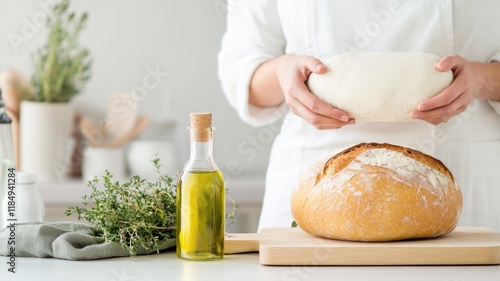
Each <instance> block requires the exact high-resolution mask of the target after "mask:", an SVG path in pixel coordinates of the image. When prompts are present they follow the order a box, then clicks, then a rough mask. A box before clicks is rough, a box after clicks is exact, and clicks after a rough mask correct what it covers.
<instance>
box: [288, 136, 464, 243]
mask: <svg viewBox="0 0 500 281" xmlns="http://www.w3.org/2000/svg"><path fill="white" fill-rule="evenodd" d="M462 204H463V202H462V193H461V191H460V189H459V187H458V185H457V184H456V182H455V180H454V178H453V175H452V174H451V172H450V171H449V170H448V169H447V168H446V166H445V165H444V164H443V163H441V162H440V161H439V160H437V159H435V158H433V157H431V156H429V155H426V154H423V153H421V152H419V151H417V150H413V149H410V148H406V147H401V146H396V145H391V144H377V143H363V144H359V145H356V146H353V147H351V148H349V149H347V150H344V151H343V152H341V153H338V154H336V155H334V156H331V157H327V158H326V159H325V160H323V161H319V162H317V163H315V164H313V165H312V166H310V167H309V168H308V169H307V170H306V171H305V172H304V173H303V175H302V176H301V178H300V182H299V185H298V186H297V188H296V189H295V190H294V192H293V194H292V200H291V208H292V213H293V216H294V218H295V221H296V222H297V224H298V225H299V226H300V227H301V228H302V229H303V230H305V231H306V232H308V233H311V234H314V235H318V236H322V237H326V238H333V239H341V240H352V241H395V240H404V239H413V238H430V237H436V236H440V235H443V234H446V233H448V232H451V231H452V230H453V229H454V228H455V226H456V225H457V223H458V220H459V217H460V214H461V212H462Z"/></svg>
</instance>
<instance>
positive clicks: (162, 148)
mask: <svg viewBox="0 0 500 281" xmlns="http://www.w3.org/2000/svg"><path fill="white" fill-rule="evenodd" d="M156 156H157V157H158V158H159V159H160V165H161V166H160V172H161V173H162V174H163V175H166V176H171V177H174V176H175V174H176V173H177V171H178V168H177V157H176V155H175V147H174V145H173V144H172V143H171V142H168V141H154V140H135V141H132V142H130V145H129V148H128V153H127V164H128V168H129V170H130V173H131V174H132V175H138V176H140V177H141V178H145V179H149V180H155V179H157V178H158V176H157V174H156V169H155V167H154V164H153V162H151V160H153V159H154V158H155V157H156Z"/></svg>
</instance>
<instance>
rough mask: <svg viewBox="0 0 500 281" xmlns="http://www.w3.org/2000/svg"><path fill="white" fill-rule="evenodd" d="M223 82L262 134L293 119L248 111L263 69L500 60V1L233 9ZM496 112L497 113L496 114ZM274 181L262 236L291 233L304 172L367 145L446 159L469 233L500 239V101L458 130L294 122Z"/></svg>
mask: <svg viewBox="0 0 500 281" xmlns="http://www.w3.org/2000/svg"><path fill="white" fill-rule="evenodd" d="M229 8H230V9H229V12H228V18H227V19H228V30H227V32H226V34H225V35H224V38H223V42H222V48H221V52H220V54H219V58H218V59H219V76H220V77H221V82H222V87H223V89H224V93H225V95H226V96H227V98H228V100H229V102H230V103H231V105H232V106H233V107H234V108H235V109H236V110H237V112H238V113H239V115H240V116H241V118H242V119H243V120H244V121H245V122H247V123H249V124H252V125H254V126H262V125H266V124H269V123H271V122H272V121H273V120H275V119H277V116H280V115H279V114H277V113H278V112H283V111H286V110H287V105H286V104H284V103H283V104H282V105H281V106H278V107H275V108H256V107H253V106H252V105H249V104H248V85H249V83H250V80H251V78H252V75H253V73H254V71H255V69H256V68H257V67H258V66H259V65H260V64H261V63H262V62H264V61H265V60H268V59H272V58H274V57H277V56H279V55H282V54H283V53H292V54H302V55H312V56H316V57H318V58H320V59H323V58H326V57H329V56H333V55H336V54H340V53H344V52H370V51H402V52H429V53H434V54H436V55H438V56H445V55H450V54H454V53H455V54H459V55H461V56H463V57H465V58H466V59H468V60H473V61H480V62H488V61H490V59H495V60H497V61H500V36H499V33H500V21H499V20H498V16H497V15H498V12H499V11H500V1H498V0H483V1H481V2H480V3H476V2H474V1H470V0H453V1H452V0H433V1H413V0H372V1H363V0H350V1H348V0H314V1H310V0H252V1H238V3H234V4H233V5H230V6H229ZM495 110H496V112H495ZM283 118H284V119H283V124H282V129H281V133H280V134H279V135H278V136H277V137H276V140H275V143H274V145H273V149H272V152H271V156H270V163H269V167H268V172H267V176H266V192H265V197H264V204H263V209H262V213H261V219H260V225H259V228H263V227H273V226H289V225H290V224H291V222H292V221H293V217H292V215H291V211H290V195H291V193H292V191H293V189H294V188H295V186H296V185H297V182H298V178H299V176H300V174H301V173H302V171H303V170H304V169H306V168H307V167H308V166H309V165H311V164H312V163H313V162H315V161H317V160H318V159H320V158H323V157H324V156H325V155H326V154H328V153H330V152H337V151H339V150H341V149H343V148H346V147H348V146H352V145H355V144H358V143H360V142H389V143H394V144H400V145H405V146H409V147H413V148H416V149H418V150H421V151H423V152H426V153H429V154H432V155H434V156H436V157H437V158H439V159H440V160H442V161H443V162H444V163H445V164H446V165H447V166H448V167H449V168H450V170H451V171H452V172H453V174H454V175H455V177H456V178H457V180H458V182H459V184H460V186H461V189H462V193H463V196H464V210H463V213H462V217H461V220H460V222H459V224H460V225H478V226H487V227H490V228H493V229H495V230H497V231H500V102H494V101H485V100H476V101H474V102H473V104H472V105H471V106H470V107H469V109H468V110H467V111H466V112H464V113H462V114H460V115H458V116H456V117H454V118H452V119H451V120H450V121H449V122H448V123H445V124H441V125H439V126H432V125H430V124H428V123H425V122H423V121H412V122H405V123H362V122H358V123H357V124H356V125H351V126H345V127H344V128H341V129H339V130H328V131H319V130H317V129H315V128H314V127H313V126H311V125H309V124H308V123H307V122H305V121H304V120H303V119H302V118H300V117H298V116H295V115H293V114H291V113H288V114H286V115H285V117H283Z"/></svg>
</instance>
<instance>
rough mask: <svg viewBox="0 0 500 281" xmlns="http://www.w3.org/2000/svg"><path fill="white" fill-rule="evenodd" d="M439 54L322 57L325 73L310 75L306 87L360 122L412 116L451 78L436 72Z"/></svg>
mask: <svg viewBox="0 0 500 281" xmlns="http://www.w3.org/2000/svg"><path fill="white" fill-rule="evenodd" d="M439 60H440V58H439V57H438V56H436V55H434V54H428V53H403V52H374V53H345V54H341V55H337V56H334V57H331V58H329V59H327V60H325V61H324V64H325V65H326V67H327V71H326V73H323V74H315V73H312V74H311V75H310V76H309V79H308V82H307V84H308V87H309V90H310V91H311V92H312V93H313V94H315V95H316V96H317V97H318V98H320V99H321V100H323V101H325V102H327V103H329V104H331V105H332V106H334V107H336V108H338V109H341V110H343V111H345V112H347V113H348V114H349V115H350V116H351V117H353V118H355V119H356V120H359V121H406V120H413V119H412V118H411V112H412V111H413V110H415V109H417V107H418V104H419V103H420V102H421V101H423V100H425V99H427V98H430V97H433V96H435V95H437V94H439V93H440V92H441V91H443V90H444V89H445V88H446V87H448V86H449V85H450V84H451V82H452V81H453V73H452V71H451V70H450V71H446V72H440V71H438V70H436V68H435V64H436V63H437V62H438V61H439Z"/></svg>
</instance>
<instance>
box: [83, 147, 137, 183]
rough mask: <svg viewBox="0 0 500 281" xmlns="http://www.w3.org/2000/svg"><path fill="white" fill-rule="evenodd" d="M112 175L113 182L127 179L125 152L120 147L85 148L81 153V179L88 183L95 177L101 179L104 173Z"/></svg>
mask: <svg viewBox="0 0 500 281" xmlns="http://www.w3.org/2000/svg"><path fill="white" fill-rule="evenodd" d="M106 170H108V171H109V172H110V173H111V175H113V180H125V179H126V178H127V173H126V166H125V151H124V149H123V148H122V147H117V148H109V147H91V146H90V147H87V148H85V149H84V151H83V164H82V179H83V180H84V181H89V180H91V179H93V178H94V177H95V176H97V177H98V178H99V180H101V179H102V176H103V175H104V173H105V171H106Z"/></svg>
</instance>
